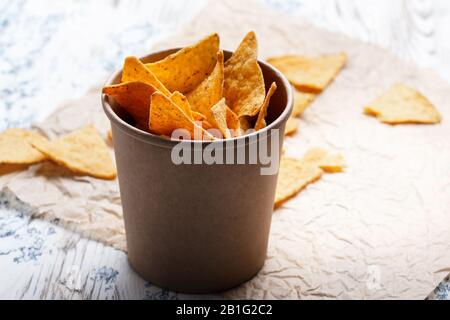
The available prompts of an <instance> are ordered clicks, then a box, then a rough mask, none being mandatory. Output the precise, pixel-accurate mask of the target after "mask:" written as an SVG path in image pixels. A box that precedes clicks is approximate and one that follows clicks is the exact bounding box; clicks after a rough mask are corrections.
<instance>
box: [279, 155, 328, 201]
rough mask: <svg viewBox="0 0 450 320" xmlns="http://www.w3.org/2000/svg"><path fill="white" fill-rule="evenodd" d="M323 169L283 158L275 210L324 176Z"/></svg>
mask: <svg viewBox="0 0 450 320" xmlns="http://www.w3.org/2000/svg"><path fill="white" fill-rule="evenodd" d="M322 173H323V171H322V169H320V168H319V167H317V166H316V165H311V164H308V163H304V162H303V161H301V160H298V159H293V158H287V157H282V158H281V162H280V171H279V173H278V183H277V191H276V194H275V208H277V207H279V206H280V205H281V204H283V203H284V202H285V201H286V200H288V199H290V198H292V197H293V196H295V195H296V194H297V193H299V192H300V191H301V190H302V189H303V188H305V187H306V186H307V185H308V184H310V183H312V182H314V181H316V180H318V179H319V178H320V177H321V176H322Z"/></svg>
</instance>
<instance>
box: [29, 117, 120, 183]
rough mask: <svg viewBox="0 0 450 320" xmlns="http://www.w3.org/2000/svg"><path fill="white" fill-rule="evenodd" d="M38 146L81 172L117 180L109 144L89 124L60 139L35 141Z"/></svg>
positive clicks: (35, 145) (70, 168)
mask: <svg viewBox="0 0 450 320" xmlns="http://www.w3.org/2000/svg"><path fill="white" fill-rule="evenodd" d="M32 144H33V146H34V147H36V148H37V149H39V151H41V152H42V153H44V154H46V155H47V156H48V157H49V158H50V159H51V160H52V161H54V162H55V163H57V164H59V165H61V166H63V167H65V168H67V169H69V170H71V171H73V172H75V173H77V174H85V175H89V176H92V177H96V178H101V179H114V178H115V177H116V174H117V173H116V168H115V166H114V163H113V161H112V160H111V157H110V155H109V150H108V147H107V145H106V143H105V141H104V140H103V139H102V137H101V136H100V134H99V133H98V132H97V131H96V130H95V128H94V127H92V126H86V127H84V128H81V129H79V130H77V131H75V132H73V133H71V134H68V135H66V136H64V137H62V138H60V139H57V140H54V141H49V140H46V139H42V140H37V141H32Z"/></svg>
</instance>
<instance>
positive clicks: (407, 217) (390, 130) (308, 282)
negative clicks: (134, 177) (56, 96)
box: [0, 1, 450, 299]
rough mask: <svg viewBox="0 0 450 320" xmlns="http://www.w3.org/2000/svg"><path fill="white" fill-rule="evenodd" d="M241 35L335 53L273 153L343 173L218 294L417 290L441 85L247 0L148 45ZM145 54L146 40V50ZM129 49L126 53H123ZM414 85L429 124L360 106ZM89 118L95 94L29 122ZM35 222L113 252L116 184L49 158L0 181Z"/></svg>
mask: <svg viewBox="0 0 450 320" xmlns="http://www.w3.org/2000/svg"><path fill="white" fill-rule="evenodd" d="M249 30H254V31H255V32H256V33H257V36H258V38H259V46H260V58H263V59H264V58H266V57H269V56H272V55H279V54H287V53H298V54H306V55H318V54H326V53H336V52H340V51H343V52H346V53H347V54H348V56H349V61H348V65H347V67H346V68H345V69H344V70H343V71H342V72H341V74H340V75H339V76H338V78H337V79H336V81H335V82H334V83H333V84H332V85H331V86H330V87H329V88H328V89H326V91H325V92H324V93H323V94H322V95H320V96H319V97H318V98H317V100H316V102H315V103H314V104H313V105H312V106H311V107H310V108H309V109H308V110H307V111H306V112H305V114H304V116H303V118H302V120H301V126H300V131H299V132H298V133H297V134H296V135H295V136H293V137H291V138H287V141H286V142H285V147H286V154H287V155H289V156H294V157H301V156H302V155H303V153H304V152H305V151H306V150H307V149H308V148H309V147H315V146H319V147H324V148H327V149H330V150H332V151H338V152H340V153H342V154H343V155H344V156H345V158H346V162H347V166H348V168H347V169H346V170H345V172H344V173H340V174H333V175H324V177H323V178H322V179H321V180H320V181H318V182H317V183H315V184H313V185H311V186H309V187H308V188H307V189H306V190H305V191H303V192H302V193H301V194H300V195H299V196H297V197H296V198H294V199H293V200H291V201H289V202H287V203H286V204H285V205H284V206H283V207H282V208H280V209H278V210H277V211H275V213H274V215H273V223H272V229H271V235H270V243H269V251H268V257H267V261H266V264H265V266H264V268H263V270H262V271H261V272H260V273H259V274H258V275H257V276H256V277H255V278H254V279H253V280H251V281H249V282H247V283H245V284H243V285H242V286H240V287H238V288H236V289H234V290H231V291H229V292H226V293H224V294H223V296H225V297H228V298H256V299H259V298H277V299H286V298H292V299H297V298H340V299H343V298H365V299H400V298H403V299H424V298H425V297H426V296H427V295H428V294H429V293H430V292H431V291H432V290H433V289H434V288H435V286H436V285H437V284H438V283H439V281H441V280H442V279H443V278H444V277H445V276H446V275H447V274H448V272H449V271H450V269H449V268H450V232H449V226H450V210H449V209H450V139H449V134H450V122H449V119H450V85H448V84H446V83H445V82H443V81H442V80H440V79H439V78H438V77H437V76H435V75H434V74H433V73H432V72H429V71H424V70H420V69H418V68H417V67H415V66H412V65H408V64H406V63H404V62H402V61H400V60H399V59H398V58H396V57H395V56H394V55H393V54H391V53H390V52H389V51H387V50H384V49H381V48H378V47H375V46H371V45H368V44H365V43H362V42H360V41H357V40H352V39H349V38H347V37H344V36H341V35H336V34H333V33H330V32H328V31H324V30H321V29H318V28H316V27H313V26H311V25H309V24H307V23H305V22H303V21H301V20H300V19H299V18H298V17H296V18H292V17H289V16H286V15H283V14H280V13H274V12H272V11H270V10H269V9H268V8H266V7H264V4H261V3H259V2H256V1H212V2H210V4H209V5H208V6H207V7H206V8H205V9H204V10H203V12H201V13H200V15H199V16H198V17H197V18H196V19H194V20H193V21H192V22H191V23H189V24H188V25H187V26H185V28H184V29H182V31H181V33H178V34H176V35H175V36H173V37H171V38H169V39H166V40H165V41H164V42H163V43H160V44H159V45H158V46H156V47H154V48H152V49H151V50H152V51H153V50H157V49H164V48H171V47H176V46H182V45H187V44H191V43H192V42H194V41H196V40H198V39H199V38H201V37H202V36H204V35H206V34H208V33H211V32H218V33H219V34H220V36H221V41H222V48H224V49H234V48H235V47H236V46H237V45H238V43H239V41H240V40H241V38H242V37H243V36H244V35H245V33H246V32H247V31H249ZM149 51H150V49H149ZM130 54H132V53H130ZM399 81H400V82H404V83H406V84H409V85H411V86H413V87H415V88H417V89H419V90H420V91H421V92H422V93H423V94H425V95H426V96H427V97H428V98H429V99H430V100H431V101H432V102H433V103H434V104H435V105H436V106H437V107H438V109H439V111H440V112H441V113H442V115H443V118H444V120H443V122H442V123H441V124H439V125H431V126H424V125H403V126H395V127H394V126H388V125H385V124H381V123H379V122H378V121H377V120H376V119H375V118H373V117H369V116H366V115H364V114H363V106H364V105H365V104H366V103H368V102H370V101H372V100H373V99H374V98H375V97H377V96H378V95H380V94H381V93H383V91H384V90H386V89H387V88H389V87H390V86H391V85H392V84H394V83H395V82H399ZM87 123H91V124H93V125H95V126H96V127H97V128H98V129H99V130H100V132H101V133H102V134H103V135H104V136H105V137H106V132H107V130H108V126H109V124H108V121H107V119H106V116H104V114H103V112H102V110H101V106H100V90H99V88H96V89H93V90H92V91H91V92H90V93H89V94H87V95H86V97H85V98H83V99H82V100H80V101H74V102H71V103H68V104H67V105H66V106H64V107H63V108H61V109H60V110H59V111H57V112H56V113H55V114H54V115H52V116H51V117H50V118H49V119H48V120H47V121H45V122H44V123H42V124H40V125H38V126H37V127H38V128H39V129H41V130H42V131H43V132H44V133H46V134H47V135H49V136H50V137H55V136H58V135H60V134H64V133H67V132H70V131H72V130H74V129H77V128H78V127H80V126H82V125H84V124H87ZM0 186H3V187H4V188H7V189H5V190H10V191H11V192H13V193H14V194H15V195H17V196H18V197H19V198H20V199H21V200H22V201H24V202H26V203H29V204H31V205H32V206H33V207H34V208H35V211H36V213H35V215H36V217H44V218H47V219H55V218H57V219H58V220H59V221H60V224H64V225H66V226H67V227H68V228H70V229H74V230H77V231H78V232H81V233H83V234H85V235H88V236H90V237H91V238H93V239H96V240H99V241H102V242H104V243H106V244H110V245H112V246H114V247H116V248H119V249H122V250H124V249H125V239H124V230H123V223H122V213H121V207H120V197H119V192H118V185H117V181H102V180H97V179H92V178H87V177H72V176H71V175H70V174H67V173H65V174H63V175H61V169H59V168H57V167H55V166H53V165H51V164H44V165H36V166H33V167H31V168H30V169H29V170H27V171H24V172H19V173H13V174H10V175H4V176H2V177H0Z"/></svg>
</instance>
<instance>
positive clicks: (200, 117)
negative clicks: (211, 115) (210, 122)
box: [192, 111, 206, 121]
mask: <svg viewBox="0 0 450 320" xmlns="http://www.w3.org/2000/svg"><path fill="white" fill-rule="evenodd" d="M192 116H193V117H194V121H205V120H206V117H205V116H204V115H203V114H201V113H200V112H197V111H192Z"/></svg>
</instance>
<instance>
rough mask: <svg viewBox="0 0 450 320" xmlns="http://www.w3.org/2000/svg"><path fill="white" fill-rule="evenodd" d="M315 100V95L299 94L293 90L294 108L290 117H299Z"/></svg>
mask: <svg viewBox="0 0 450 320" xmlns="http://www.w3.org/2000/svg"><path fill="white" fill-rule="evenodd" d="M315 98H316V95H315V94H314V93H307V92H300V91H298V90H296V89H294V108H293V109H292V117H300V116H301V115H302V113H303V112H304V111H305V110H306V108H308V107H309V106H310V104H311V103H312V102H313V101H314V99H315Z"/></svg>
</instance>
